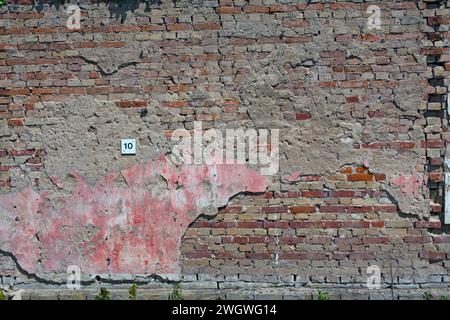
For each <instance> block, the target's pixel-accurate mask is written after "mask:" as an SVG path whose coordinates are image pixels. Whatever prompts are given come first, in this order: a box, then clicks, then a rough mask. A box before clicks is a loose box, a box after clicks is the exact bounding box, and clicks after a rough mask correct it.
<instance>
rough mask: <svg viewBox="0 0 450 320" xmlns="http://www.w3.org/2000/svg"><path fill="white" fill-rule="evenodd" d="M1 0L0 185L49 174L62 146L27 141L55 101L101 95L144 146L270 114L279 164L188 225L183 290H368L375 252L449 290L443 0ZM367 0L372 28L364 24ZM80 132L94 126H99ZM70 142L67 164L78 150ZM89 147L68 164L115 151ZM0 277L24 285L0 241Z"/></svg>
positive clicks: (35, 181)
mask: <svg viewBox="0 0 450 320" xmlns="http://www.w3.org/2000/svg"><path fill="white" fill-rule="evenodd" d="M8 2H9V3H10V5H8V6H6V7H4V8H2V9H0V59H1V60H0V192H1V193H9V192H14V191H20V190H22V189H23V188H24V187H26V186H28V185H32V186H33V187H34V188H36V189H39V190H42V191H44V190H47V189H49V190H52V189H51V188H50V187H49V186H52V187H54V186H53V184H54V182H52V181H50V177H49V176H51V175H53V174H54V172H53V171H51V170H52V169H53V168H59V167H58V166H57V165H54V164H53V162H52V161H53V160H52V159H54V157H55V154H57V151H55V150H54V149H52V148H49V145H46V144H45V143H44V142H43V141H42V140H40V139H39V137H40V136H44V134H45V135H46V136H48V134H49V133H48V132H51V130H52V126H53V125H55V124H59V123H60V122H59V121H60V120H59V118H58V117H61V114H59V113H58V112H55V109H54V108H52V103H54V102H55V103H66V101H69V100H71V101H86V100H77V99H87V100H99V101H104V100H108V101H110V102H113V105H114V108H112V109H111V110H110V112H111V113H117V114H118V115H120V116H121V117H125V119H129V120H130V123H131V120H133V121H134V122H133V125H135V126H136V127H133V129H130V130H134V131H133V132H138V133H137V134H138V135H139V141H140V144H141V145H142V146H144V147H145V148H147V149H145V150H147V151H149V152H150V150H152V151H153V150H154V149H158V148H159V146H160V145H159V144H158V143H157V142H155V140H153V139H152V137H153V136H151V134H150V133H152V134H154V133H155V132H156V134H157V135H159V136H162V137H170V134H171V133H172V132H173V130H176V129H179V128H186V129H188V130H192V129H193V121H202V122H203V128H204V129H207V128H212V127H223V126H225V125H226V126H231V127H236V126H243V127H254V126H255V127H264V124H265V125H266V127H268V128H281V129H284V130H286V131H285V132H284V134H282V136H281V139H282V141H281V143H282V145H281V167H280V172H279V173H278V174H277V175H275V176H273V177H271V181H272V183H271V184H270V186H269V188H268V190H267V192H266V193H265V194H262V195H256V196H254V195H253V196H252V195H240V196H238V197H236V198H234V199H232V201H231V202H230V204H229V205H228V206H226V207H225V208H222V209H221V210H220V211H219V213H218V214H217V215H216V216H214V217H200V218H199V219H197V221H195V222H194V223H193V224H192V225H191V226H190V227H189V229H188V230H187V232H186V234H185V235H184V237H183V240H182V244H181V253H180V254H181V259H182V267H183V270H182V280H183V284H184V285H185V286H186V287H187V288H194V289H199V288H200V289H201V288H205V289H208V290H214V289H217V288H219V289H223V290H229V289H230V290H232V289H235V288H236V289H242V290H248V289H249V288H250V289H252V290H253V289H254V288H260V287H273V286H275V285H277V286H281V287H286V288H288V287H290V288H291V289H292V288H303V287H308V288H309V287H316V286H317V287H328V288H334V289H338V288H344V287H345V288H364V287H365V285H366V279H367V277H368V275H367V274H366V268H367V266H369V265H378V266H379V267H380V268H381V269H382V273H383V287H386V286H389V285H391V284H394V285H395V286H396V288H412V289H414V288H421V289H427V288H441V289H442V288H443V289H445V290H447V288H448V286H449V275H450V273H449V271H448V268H449V266H450V264H449V258H450V236H449V235H448V229H447V228H446V227H445V226H444V225H443V223H442V221H443V220H442V217H443V206H444V197H443V196H444V195H443V190H444V185H443V182H444V172H445V167H444V155H445V150H446V145H447V140H448V130H447V114H446V110H445V109H446V100H447V90H448V78H449V73H450V53H449V44H448V41H449V39H450V33H449V30H448V29H449V17H450V2H449V1H442V0H441V1H439V0H433V1H430V0H428V1H418V2H416V1H400V0H398V1H395V0H393V1H380V2H379V3H375V2H373V1H359V0H358V1H356V0H355V1H351V0H349V1H344V2H337V1H331V2H330V1H317V2H315V3H310V4H307V3H305V2H306V1H294V0H287V1H275V0H219V1H216V0H211V1H208V0H204V1H203V0H202V1H194V2H193V3H189V4H188V1H171V0H164V1H161V3H155V4H153V5H150V6H149V10H148V11H144V10H143V9H144V7H145V5H144V4H140V5H138V4H131V5H128V6H125V7H119V8H117V7H116V6H117V5H114V4H107V3H103V2H100V3H98V4H90V3H86V4H84V5H83V6H82V11H83V12H82V17H83V20H82V29H81V30H80V31H77V30H69V29H67V28H66V26H65V21H66V18H67V14H66V12H65V10H64V6H53V5H48V4H46V3H45V1H37V3H38V4H41V5H36V6H32V5H31V4H32V3H33V1H31V0H30V1H29V0H20V1H19V0H15V1H14V0H9V1H8ZM16 4H17V5H16ZM374 4H376V5H378V6H379V7H380V8H381V12H382V29H381V30H367V28H366V22H367V18H368V14H367V13H366V9H367V7H368V6H369V5H374ZM127 10H128V11H127ZM125 13H126V14H125ZM83 103H84V102H83ZM80 108H83V104H82V103H81V104H80ZM165 112H167V113H165ZM126 117H129V118H126ZM153 117H155V118H157V120H154V119H153ZM149 118H150V120H148V119H149ZM71 119H72V118H71ZM73 119H75V120H73V121H77V120H78V121H81V120H82V117H79V116H78V118H77V117H74V118H73ZM121 119H122V118H121ZM84 120H86V121H87V119H83V121H84ZM138 121H142V123H141V122H139V123H138ZM130 127H131V124H130ZM88 130H89V133H90V134H92V135H93V137H94V136H95V137H97V138H98V135H97V130H100V129H98V128H95V127H90V128H88ZM127 133H128V131H127ZM50 136H51V135H50ZM99 139H103V137H100V138H99ZM104 139H105V141H106V138H104ZM55 141H56V139H55ZM56 142H58V141H56ZM56 142H55V143H56ZM108 142H109V141H108ZM63 150H64V151H67V152H70V151H71V150H72V149H70V148H68V149H63ZM73 150H75V149H73ZM158 150H159V149H158ZM155 152H156V151H155ZM71 156H72V158H73V159H75V160H74V162H73V163H72V162H71V163H70V164H66V166H67V167H69V166H73V167H77V166H78V164H77V161H80V158H89V155H77V154H76V152H74V154H73V155H71ZM92 157H93V158H92V164H89V165H84V166H81V165H80V167H77V169H78V170H80V171H81V172H82V173H84V174H86V175H87V176H88V175H89V173H92V172H94V171H95V170H93V169H92V168H96V169H98V170H97V171H98V174H100V173H101V174H104V172H103V171H105V170H108V169H109V168H108V166H109V165H110V164H111V163H110V162H107V161H105V164H102V161H101V158H99V159H100V160H98V159H97V158H95V157H94V156H92ZM72 158H69V160H70V159H72ZM139 160H142V159H139ZM70 161H71V160H70ZM108 161H109V160H108ZM111 161H112V160H111ZM127 161H128V160H127ZM130 161H131V160H130ZM129 164H131V162H125V160H124V162H121V163H120V166H119V168H122V167H125V166H126V165H129ZM68 170H69V168H68ZM83 170H84V171H83ZM89 170H90V171H89ZM65 173H67V172H57V174H58V176H60V178H61V177H62V178H64V174H65ZM96 174H97V172H95V173H93V174H92V177H93V178H92V179H93V180H95V179H96V178H98V177H97V176H96ZM0 249H1V248H0ZM0 276H1V279H2V281H3V283H10V282H14V281H16V284H19V285H23V286H25V287H27V286H29V284H30V283H32V284H35V280H33V279H32V278H30V279H28V278H27V276H26V275H24V273H23V270H19V269H18V268H17V265H16V264H15V263H14V261H13V259H12V258H11V257H10V256H9V255H7V254H5V255H4V256H0ZM130 278H132V277H130ZM12 279H15V280H12ZM62 279H64V277H62ZM122 280H129V279H122ZM144 280H145V281H149V279H144ZM56 282H58V281H56ZM59 282H64V280H62V281H59ZM150 282H152V281H150ZM47 285H48V286H51V285H55V283H47ZM152 285H154V286H153V288H155V287H159V286H164V284H159V283H158V282H157V281H156V282H152ZM224 292H225V291H224ZM233 292H234V291H233ZM164 294H165V293H164ZM265 294H268V293H265ZM371 294H373V293H371ZM284 295H285V296H286V297H291V296H292V295H293V296H295V294H292V292H291V293H289V294H287V293H277V296H278V297H284ZM338 295H339V294H338ZM244 296H245V297H247V293H245V294H243V297H244ZM249 296H251V297H254V294H253V293H250V294H249ZM344 296H345V295H344ZM344 296H343V297H344ZM367 297H369V295H368V294H367ZM160 298H164V295H163V296H162V297H160Z"/></svg>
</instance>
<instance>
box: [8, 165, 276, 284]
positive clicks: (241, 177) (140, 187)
mask: <svg viewBox="0 0 450 320" xmlns="http://www.w3.org/2000/svg"><path fill="white" fill-rule="evenodd" d="M71 175H72V176H74V177H75V179H76V184H75V186H74V188H73V190H72V193H71V194H69V195H61V197H60V199H57V200H58V201H60V202H61V203H62V206H61V207H60V208H59V209H57V208H56V207H55V206H54V205H53V204H54V203H53V201H55V200H56V199H55V198H53V199H50V198H49V194H48V192H41V193H38V192H37V191H35V190H33V188H32V187H27V188H25V189H23V190H22V191H20V192H16V193H9V194H3V195H0V249H1V250H3V251H7V252H10V253H11V254H13V255H14V256H15V257H16V258H17V261H18V263H19V264H20V265H21V267H22V268H23V269H24V270H26V271H27V272H29V273H32V274H39V275H40V276H41V277H45V275H46V274H47V275H48V274H49V273H61V272H65V270H66V268H67V266H69V265H78V266H80V267H81V269H82V270H83V273H90V274H113V275H120V274H139V275H148V274H157V275H160V276H166V277H169V278H177V277H178V276H179V274H180V265H179V256H180V253H179V250H180V243H181V238H182V236H183V234H184V233H185V231H186V229H187V227H188V226H189V224H191V223H192V222H193V221H194V220H195V219H196V218H197V217H198V216H199V215H201V214H210V213H211V208H212V207H214V208H216V210H217V208H219V207H222V206H225V205H226V204H227V203H228V201H229V199H230V198H231V197H232V196H234V195H236V194H238V193H240V192H264V191H265V190H266V188H267V181H266V178H265V177H263V176H261V175H260V174H259V173H258V172H257V171H255V170H252V169H249V168H247V167H245V166H244V165H214V166H205V165H191V166H182V167H175V166H173V165H172V164H171V163H170V162H169V161H168V160H167V159H166V158H165V157H162V156H161V157H160V158H158V159H156V160H153V161H147V162H143V163H140V164H136V165H134V166H132V167H129V168H127V169H124V170H122V171H121V172H111V173H109V174H107V175H106V176H104V177H103V178H102V179H100V180H99V181H98V182H97V183H96V184H95V185H93V186H92V185H90V184H89V183H88V182H87V180H86V179H85V178H83V177H82V176H81V175H80V174H78V173H72V174H71ZM120 175H122V176H123V178H124V179H125V180H126V183H127V186H125V187H124V186H123V185H121V184H118V183H117V179H118V177H119V176H120ZM161 177H162V178H163V179H164V181H165V184H161V183H160V179H161ZM36 235H38V236H36Z"/></svg>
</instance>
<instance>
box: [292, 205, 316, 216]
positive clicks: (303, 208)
mask: <svg viewBox="0 0 450 320" xmlns="http://www.w3.org/2000/svg"><path fill="white" fill-rule="evenodd" d="M290 210H291V213H294V214H296V213H313V212H316V207H315V206H294V207H290Z"/></svg>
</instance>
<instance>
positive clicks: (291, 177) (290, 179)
mask: <svg viewBox="0 0 450 320" xmlns="http://www.w3.org/2000/svg"><path fill="white" fill-rule="evenodd" d="M300 175H301V172H300V171H294V172H292V174H290V175H288V176H284V177H283V179H284V181H286V182H288V183H296V182H298V181H300Z"/></svg>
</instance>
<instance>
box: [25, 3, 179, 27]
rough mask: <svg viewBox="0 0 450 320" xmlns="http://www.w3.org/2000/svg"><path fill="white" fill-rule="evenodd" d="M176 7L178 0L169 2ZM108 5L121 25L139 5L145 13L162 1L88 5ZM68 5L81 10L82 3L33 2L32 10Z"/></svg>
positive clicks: (39, 10)
mask: <svg viewBox="0 0 450 320" xmlns="http://www.w3.org/2000/svg"><path fill="white" fill-rule="evenodd" d="M171 1H172V2H173V3H174V5H175V6H176V2H177V1H178V0H171ZM105 2H107V3H108V10H109V12H110V13H111V16H112V17H114V18H115V19H117V20H120V22H121V23H123V22H124V21H125V19H126V17H127V14H128V12H133V11H134V10H136V9H137V8H138V7H139V5H140V4H141V3H145V4H146V7H145V11H146V12H149V11H151V9H152V7H153V8H155V7H156V6H159V5H161V3H162V0H93V1H91V2H89V3H88V4H89V5H91V4H99V3H105ZM68 4H78V5H79V6H80V7H81V8H83V4H84V2H83V1H80V0H78V1H70V2H69V1H66V0H35V1H34V8H35V9H36V10H37V11H38V12H41V11H43V10H44V8H45V6H54V7H56V9H57V10H59V7H60V6H64V5H68Z"/></svg>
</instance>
